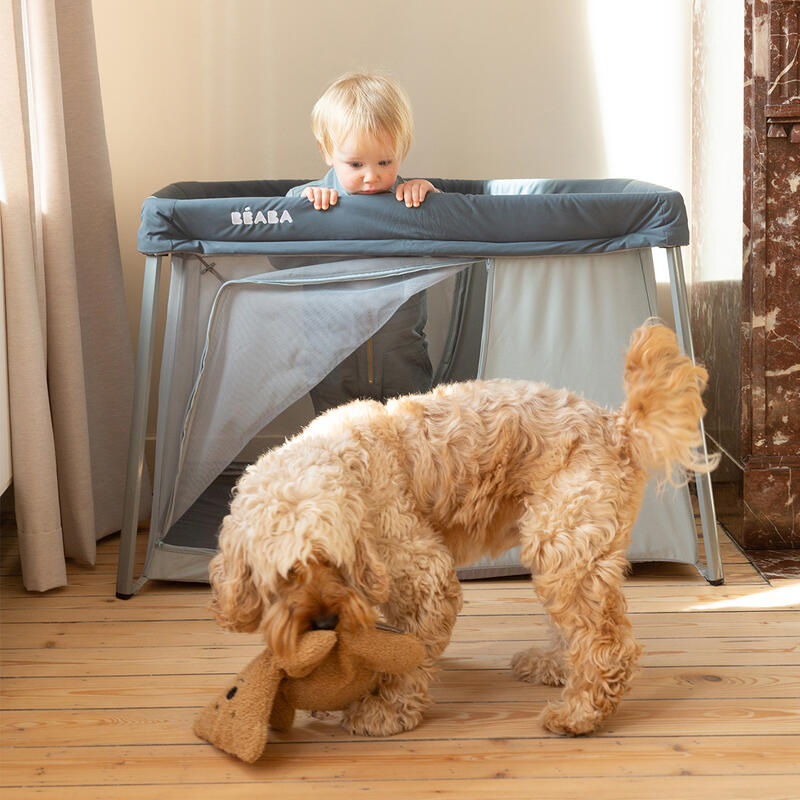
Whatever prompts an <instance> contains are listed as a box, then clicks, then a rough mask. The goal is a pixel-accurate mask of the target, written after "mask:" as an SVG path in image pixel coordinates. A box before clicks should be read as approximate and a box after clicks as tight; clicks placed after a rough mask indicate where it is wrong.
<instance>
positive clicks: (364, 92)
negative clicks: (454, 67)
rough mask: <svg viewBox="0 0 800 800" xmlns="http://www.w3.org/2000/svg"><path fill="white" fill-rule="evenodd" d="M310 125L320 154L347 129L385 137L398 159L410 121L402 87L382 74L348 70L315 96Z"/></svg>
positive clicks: (328, 152) (406, 142)
mask: <svg viewBox="0 0 800 800" xmlns="http://www.w3.org/2000/svg"><path fill="white" fill-rule="evenodd" d="M311 129H312V131H313V132H314V136H315V138H316V140H317V142H318V143H319V147H320V149H321V150H322V153H323V155H325V156H330V155H331V154H332V153H333V148H334V147H335V146H336V144H337V143H341V142H342V141H343V140H344V139H346V138H347V137H348V136H349V135H350V134H351V133H356V134H359V135H363V134H368V135H370V136H373V137H376V138H381V137H387V138H388V139H389V140H390V141H391V143H392V144H393V145H394V151H395V152H394V155H395V158H396V159H397V160H398V161H402V160H403V158H405V156H406V154H407V153H408V150H409V148H410V147H411V137H412V134H413V130H414V122H413V118H412V115H411V104H410V103H409V101H408V96H407V95H406V93H405V92H404V91H403V89H402V88H401V87H400V86H399V85H398V84H397V83H396V82H395V81H394V80H392V79H391V78H389V77H387V76H385V75H379V74H375V73H364V72H349V73H347V74H346V75H342V76H341V77H340V78H337V79H336V80H335V81H334V82H333V83H332V84H331V85H330V86H329V87H328V88H327V89H326V90H325V92H324V93H323V95H322V97H320V98H319V100H317V102H316V104H315V105H314V108H313V110H312V112H311Z"/></svg>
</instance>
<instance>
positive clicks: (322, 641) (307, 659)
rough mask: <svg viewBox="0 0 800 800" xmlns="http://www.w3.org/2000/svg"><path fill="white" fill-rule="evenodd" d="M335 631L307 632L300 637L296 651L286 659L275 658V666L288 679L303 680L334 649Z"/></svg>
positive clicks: (336, 637)
mask: <svg viewBox="0 0 800 800" xmlns="http://www.w3.org/2000/svg"><path fill="white" fill-rule="evenodd" d="M337 640H338V636H337V634H336V631H327V630H323V631H308V632H307V633H304V634H303V635H302V636H301V637H300V641H299V642H298V645H297V651H296V652H295V653H292V655H291V656H288V657H286V658H276V659H275V665H276V666H277V667H278V668H279V669H282V670H283V671H284V672H285V673H286V674H287V675H288V676H289V677H290V678H305V676H306V675H309V674H310V673H311V672H313V671H314V670H315V669H316V668H317V666H318V665H319V664H320V662H321V661H322V660H323V659H324V658H325V656H327V655H328V653H330V651H331V650H333V648H334V647H336V642H337Z"/></svg>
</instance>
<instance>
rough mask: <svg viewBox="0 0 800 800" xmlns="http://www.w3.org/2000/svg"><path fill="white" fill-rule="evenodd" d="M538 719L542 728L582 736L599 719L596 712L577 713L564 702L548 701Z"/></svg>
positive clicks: (593, 726) (596, 724) (595, 724)
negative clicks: (587, 713)
mask: <svg viewBox="0 0 800 800" xmlns="http://www.w3.org/2000/svg"><path fill="white" fill-rule="evenodd" d="M539 721H540V722H541V723H542V727H543V728H545V729H546V730H548V731H550V732H551V733H557V734H559V736H583V735H584V734H587V733H591V732H592V731H593V730H594V729H595V728H597V726H598V725H599V724H600V722H601V719H600V715H599V714H597V713H592V714H589V715H588V716H587V715H586V714H579V713H577V712H576V711H575V709H574V708H570V707H569V706H568V705H567V704H566V703H548V704H547V705H546V706H545V707H544V710H543V711H542V714H541V716H540V717H539Z"/></svg>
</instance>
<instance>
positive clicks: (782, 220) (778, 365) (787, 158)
mask: <svg viewBox="0 0 800 800" xmlns="http://www.w3.org/2000/svg"><path fill="white" fill-rule="evenodd" d="M702 5H703V4H702V2H697V3H696V7H697V6H702ZM744 12H745V25H744V37H745V38H744V148H743V150H744V152H743V155H744V163H743V179H744V180H743V191H744V197H743V214H744V229H743V255H742V271H741V281H737V280H729V281H714V280H704V278H705V277H706V275H707V274H709V273H711V272H713V270H711V269H710V268H709V266H708V264H707V263H706V262H707V261H709V260H710V259H711V258H713V248H709V247H708V246H706V247H703V246H702V245H703V241H702V234H703V214H702V209H699V211H697V210H696V213H695V215H694V216H695V224H694V228H696V230H693V241H694V242H695V251H696V253H695V255H696V258H694V260H693V267H692V276H691V277H692V280H691V283H692V296H691V302H692V323H693V330H694V334H695V345H696V352H697V354H698V358H699V359H700V360H702V361H703V362H704V363H705V364H706V365H707V366H708V367H709V371H710V373H711V376H712V380H711V384H710V387H709V391H708V394H707V405H708V408H709V411H708V416H707V431H708V433H709V437H710V439H711V447H712V448H716V449H718V450H721V451H722V452H723V453H724V455H725V459H724V462H723V465H722V466H721V467H720V469H719V470H718V471H717V474H716V476H715V498H716V501H717V508H718V511H719V517H720V521H721V522H722V524H723V525H724V526H725V527H726V528H727V529H728V530H729V531H730V532H731V534H732V535H733V536H734V538H735V539H736V540H737V541H738V542H739V544H740V545H742V546H743V547H745V548H753V549H758V548H766V549H777V548H800V518H799V517H800V2H798V0H770V1H769V2H768V1H767V0H745V2H744ZM698 22H699V23H700V24H701V23H702V19H700V20H698V15H697V13H696V14H695V40H696V41H697V40H698V38H699V39H702V34H703V31H702V30H698ZM694 58H695V78H694V81H693V82H694V84H697V82H698V80H702V63H700V64H699V65H698V63H697V62H698V53H697V47H696V48H695V56H694ZM700 60H702V59H701V58H700ZM698 66H699V67H700V68H701V69H700V70H698ZM698 74H699V78H698V77H697V76H698ZM698 95H699V92H698V88H697V85H695V86H694V87H693V96H694V98H695V106H696V105H697V102H696V101H697V98H698ZM703 123H705V126H706V127H705V128H704V126H703ZM709 126H710V123H709V121H708V120H703V119H702V115H701V125H700V127H699V128H698V126H695V130H694V134H693V138H694V144H695V157H696V158H697V157H698V156H699V158H700V159H702V157H703V152H704V151H703V141H702V139H703V137H704V136H705V135H706V134H707V133H708V127H709ZM694 172H697V173H698V175H697V177H696V176H695V175H694V174H693V182H692V186H693V193H695V192H696V193H697V194H698V195H701V194H702V190H703V188H704V187H703V186H702V185H701V183H702V169H701V168H700V167H697V168H695V167H693V173H694ZM698 242H699V244H700V246H699V247H698V246H697V245H698Z"/></svg>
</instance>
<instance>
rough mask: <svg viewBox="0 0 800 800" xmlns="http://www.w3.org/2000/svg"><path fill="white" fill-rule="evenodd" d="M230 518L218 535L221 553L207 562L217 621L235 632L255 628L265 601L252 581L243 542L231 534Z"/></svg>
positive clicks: (212, 607)
mask: <svg viewBox="0 0 800 800" xmlns="http://www.w3.org/2000/svg"><path fill="white" fill-rule="evenodd" d="M232 527H233V526H232V523H231V518H230V516H228V517H225V519H224V520H223V522H222V527H221V529H220V536H219V548H220V550H219V552H218V553H217V555H215V556H214V558H212V559H211V562H210V563H209V565H208V576H209V582H210V583H211V611H212V612H213V613H214V616H215V617H216V619H217V622H218V623H219V624H220V625H221V626H222V627H223V628H227V629H229V630H233V631H248V632H249V631H254V630H256V628H258V626H259V624H260V622H261V617H262V616H263V613H264V601H263V598H262V597H261V594H260V592H259V591H258V589H257V587H256V586H255V584H254V583H253V574H252V568H251V566H250V564H249V563H248V561H247V559H246V558H245V555H244V553H243V552H242V548H241V547H240V541H239V539H238V538H237V537H235V536H234V535H232V533H231V528H232Z"/></svg>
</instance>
